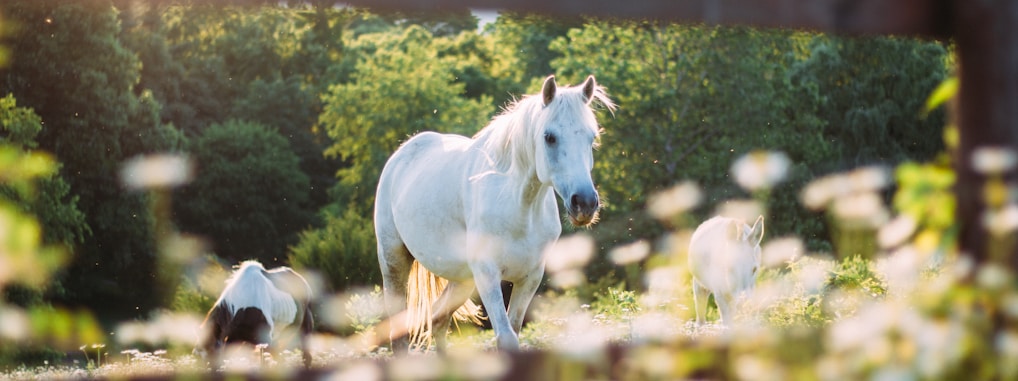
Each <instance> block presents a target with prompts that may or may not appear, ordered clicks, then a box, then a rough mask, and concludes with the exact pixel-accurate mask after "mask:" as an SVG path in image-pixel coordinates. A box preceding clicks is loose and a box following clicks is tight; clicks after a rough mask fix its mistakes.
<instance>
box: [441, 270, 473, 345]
mask: <svg viewBox="0 0 1018 381" xmlns="http://www.w3.org/2000/svg"><path fill="white" fill-rule="evenodd" d="M473 293H474V282H473V281H465V282H453V281H449V284H447V285H446V286H445V290H444V291H442V295H441V296H439V297H438V300H436V301H435V305H434V308H433V310H434V311H435V312H434V314H433V315H432V316H431V320H432V322H433V324H432V328H431V329H432V332H431V337H433V338H434V339H435V347H436V348H438V351H439V352H444V351H445V349H446V347H447V346H448V343H449V340H448V335H449V322H450V321H452V314H453V312H455V311H456V310H457V309H459V308H460V306H462V305H463V303H466V301H467V299H469V298H470V294H473Z"/></svg>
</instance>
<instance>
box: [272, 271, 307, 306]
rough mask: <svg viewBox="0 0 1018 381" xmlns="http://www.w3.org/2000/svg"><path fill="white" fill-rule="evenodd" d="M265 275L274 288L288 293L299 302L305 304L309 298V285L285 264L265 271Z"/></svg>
mask: <svg viewBox="0 0 1018 381" xmlns="http://www.w3.org/2000/svg"><path fill="white" fill-rule="evenodd" d="M266 275H267V276H268V278H269V280H270V281H272V284H273V285H275V286H276V288H278V289H279V290H281V291H283V292H285V293H287V294H290V295H291V296H292V297H293V298H294V299H296V300H298V301H300V302H301V303H303V304H307V303H308V302H309V301H310V300H311V298H312V295H311V286H310V285H308V282H307V280H306V279H304V277H303V276H301V275H300V274H298V273H297V272H296V271H294V270H293V269H291V268H289V267H286V266H283V267H278V268H275V269H272V270H269V271H267V272H266Z"/></svg>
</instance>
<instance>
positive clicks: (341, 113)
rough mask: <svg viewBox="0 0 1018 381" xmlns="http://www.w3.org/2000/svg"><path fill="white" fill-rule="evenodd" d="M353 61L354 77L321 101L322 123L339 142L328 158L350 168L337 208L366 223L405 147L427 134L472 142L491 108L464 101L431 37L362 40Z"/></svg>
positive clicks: (422, 33) (418, 31) (414, 34)
mask: <svg viewBox="0 0 1018 381" xmlns="http://www.w3.org/2000/svg"><path fill="white" fill-rule="evenodd" d="M348 54H351V55H354V56H356V57H358V60H357V65H356V71H355V72H354V73H353V77H352V79H351V82H350V83H342V84H336V85H333V86H331V87H330V88H329V91H328V92H327V93H326V94H325V95H324V96H323V98H322V100H323V103H324V108H323V110H322V113H321V115H320V116H319V120H318V122H319V125H320V126H322V128H324V129H325V131H326V132H327V133H328V135H329V137H330V138H332V140H333V144H332V145H331V146H329V147H328V148H327V149H326V151H325V153H326V155H330V156H334V157H338V158H340V159H341V160H343V161H344V162H345V163H347V164H348V165H349V166H348V167H346V168H343V169H340V170H339V172H338V173H337V176H338V178H339V183H338V184H337V191H336V194H337V197H338V201H337V203H338V204H339V205H340V206H341V207H342V208H344V209H345V208H353V209H354V210H356V211H358V212H359V213H361V214H364V215H366V214H367V213H369V212H370V210H371V208H372V205H373V200H374V191H375V187H376V185H377V182H378V176H379V174H380V173H381V171H382V166H383V165H384V164H385V161H386V159H388V157H389V155H390V154H392V152H394V151H395V150H396V148H397V147H398V146H399V144H400V143H401V142H403V141H404V140H405V139H407V138H408V137H409V136H410V135H413V134H415V133H417V132H421V131H441V132H455V133H461V134H467V135H472V134H473V133H474V132H476V131H478V130H479V129H480V128H481V127H483V126H484V125H485V124H486V119H487V117H488V115H489V114H488V112H487V111H486V107H485V106H484V105H485V104H488V103H490V101H488V100H485V101H480V102H479V101H475V100H471V99H465V98H463V97H462V94H463V92H464V86H463V84H461V83H455V82H454V76H453V74H452V70H451V69H450V65H448V62H446V61H443V60H442V59H440V58H439V57H438V56H437V54H436V53H435V49H434V45H433V38H432V36H431V34H430V33H428V31H426V30H424V29H422V28H419V27H416V26H411V27H409V28H407V29H406V30H404V31H403V32H402V33H399V34H395V33H392V34H371V35H364V36H361V37H360V38H358V39H357V40H356V41H355V42H354V43H353V44H352V45H351V46H350V50H349V51H348Z"/></svg>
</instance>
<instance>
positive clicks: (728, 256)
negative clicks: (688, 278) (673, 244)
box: [689, 216, 764, 324]
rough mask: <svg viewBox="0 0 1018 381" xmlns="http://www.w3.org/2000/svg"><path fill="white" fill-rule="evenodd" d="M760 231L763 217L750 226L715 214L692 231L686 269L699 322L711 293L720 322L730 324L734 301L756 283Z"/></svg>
mask: <svg viewBox="0 0 1018 381" xmlns="http://www.w3.org/2000/svg"><path fill="white" fill-rule="evenodd" d="M763 234H764V218H763V216H760V217H759V218H757V219H756V222H755V223H753V226H749V225H747V224H746V223H745V222H744V221H743V220H739V219H734V218H728V217H720V216H718V217H714V218H711V219H709V220H707V221H704V223H702V224H700V226H699V227H697V228H696V231H695V232H693V237H692V238H691V239H690V241H689V270H690V271H691V272H692V273H693V303H694V304H696V322H697V323H698V324H699V323H703V321H704V318H705V317H706V313H707V297H708V296H709V295H710V294H714V301H715V302H716V303H717V305H718V311H719V312H720V313H721V321H722V322H723V323H725V324H728V323H731V321H732V318H734V315H732V314H733V312H734V311H733V309H734V307H735V304H736V302H737V301H738V299H739V298H740V297H742V296H743V295H744V293H745V291H747V290H751V289H752V288H753V285H754V284H755V283H756V274H757V269H758V268H759V267H760V241H762V240H763Z"/></svg>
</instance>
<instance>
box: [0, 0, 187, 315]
mask: <svg viewBox="0 0 1018 381" xmlns="http://www.w3.org/2000/svg"><path fill="white" fill-rule="evenodd" d="M0 7H2V10H3V12H4V14H5V16H7V17H9V18H10V19H12V20H13V21H15V22H16V24H17V25H20V26H21V27H20V28H18V29H17V30H16V31H15V32H14V33H13V36H12V37H13V39H12V40H11V43H10V47H11V51H12V55H13V63H12V65H11V66H10V67H8V68H7V69H5V70H3V72H2V73H0V91H2V92H10V93H13V94H14V96H15V97H16V98H17V99H18V101H19V102H21V103H23V104H24V105H26V106H28V107H32V108H33V109H34V110H35V111H36V113H37V114H38V115H39V116H40V117H41V119H42V124H43V128H42V130H41V131H40V133H39V135H38V142H39V147H40V148H42V149H45V150H48V151H50V152H53V153H54V154H55V155H56V156H57V158H58V159H59V161H60V162H62V163H64V168H63V172H62V173H63V174H64V175H65V176H66V177H65V178H66V179H67V181H68V182H69V183H70V186H71V192H72V193H73V194H74V195H76V196H77V197H78V201H79V202H78V207H79V209H80V210H81V212H82V213H83V214H84V215H85V216H86V220H87V222H88V227H89V229H90V230H91V232H92V234H91V235H89V236H86V237H85V239H84V242H82V243H80V244H79V245H77V247H76V248H75V250H74V254H75V256H74V261H73V262H72V264H71V266H69V267H68V270H67V272H66V273H65V274H63V278H62V279H63V283H64V285H65V287H66V290H67V293H66V295H64V296H62V297H60V298H59V299H60V300H62V301H64V302H66V303H69V304H87V305H90V306H92V307H93V308H97V309H101V310H102V311H104V312H106V313H108V314H109V315H110V316H116V315H136V314H138V313H139V312H142V313H143V312H144V311H147V310H148V309H150V308H152V307H154V306H156V305H159V304H160V303H162V302H163V301H164V300H165V297H168V294H163V293H162V291H161V290H155V289H153V288H152V286H151V285H152V279H154V271H155V269H154V263H155V261H154V259H155V255H156V250H155V248H154V247H153V246H154V244H153V241H152V239H151V238H152V236H151V223H152V220H151V214H150V212H149V211H148V209H147V200H146V198H145V196H144V195H140V194H134V193H125V192H123V190H122V189H121V187H120V186H119V184H118V183H117V182H116V181H115V179H117V173H118V169H119V165H120V162H121V161H122V160H124V159H125V158H128V157H131V156H134V155H138V154H141V153H146V152H153V151H156V150H163V149H167V148H172V146H173V144H175V143H174V142H172V141H167V140H172V139H176V138H178V137H179V136H178V135H177V134H176V132H175V131H174V130H173V129H172V128H169V127H167V126H164V125H162V124H160V123H159V119H158V118H157V117H156V116H157V115H158V104H157V103H156V102H155V101H154V100H153V99H152V97H151V95H150V94H148V93H144V92H141V93H136V92H135V91H134V90H135V86H136V85H137V83H138V79H139V70H140V63H139V62H138V60H137V57H136V56H135V55H134V54H133V53H131V52H130V51H129V50H127V49H125V48H124V46H123V45H122V44H121V43H120V41H119V40H118V36H119V35H120V29H119V24H118V21H117V15H116V12H115V10H114V9H113V7H112V6H111V3H110V2H109V1H99V0H93V1H82V2H73V3H66V2H58V1H11V2H6V3H4V4H3V5H2V6H0Z"/></svg>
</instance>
